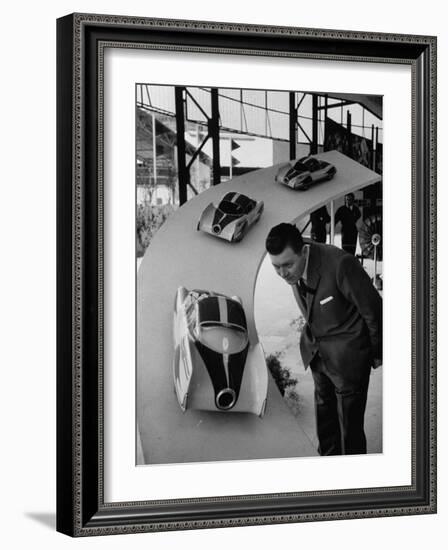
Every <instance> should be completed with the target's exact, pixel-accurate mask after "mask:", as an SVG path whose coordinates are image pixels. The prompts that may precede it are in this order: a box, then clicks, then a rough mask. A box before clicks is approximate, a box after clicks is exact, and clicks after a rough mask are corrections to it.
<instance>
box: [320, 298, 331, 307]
mask: <svg viewBox="0 0 448 550" xmlns="http://www.w3.org/2000/svg"><path fill="white" fill-rule="evenodd" d="M331 300H333V296H328V298H324V299H323V300H321V301H320V302H319V303H320V305H321V306H323V305H325V304H328V302H331Z"/></svg>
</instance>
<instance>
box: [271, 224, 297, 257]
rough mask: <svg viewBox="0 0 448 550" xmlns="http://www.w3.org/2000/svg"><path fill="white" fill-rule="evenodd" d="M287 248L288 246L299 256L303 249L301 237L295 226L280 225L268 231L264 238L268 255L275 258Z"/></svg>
mask: <svg viewBox="0 0 448 550" xmlns="http://www.w3.org/2000/svg"><path fill="white" fill-rule="evenodd" d="M287 246H290V247H291V248H292V249H293V250H294V252H295V253H296V254H300V252H301V251H302V248H303V239H302V235H301V234H300V231H299V230H298V229H297V227H296V226H295V225H292V224H291V223H280V224H279V225H276V226H275V227H273V228H272V229H271V230H270V231H269V234H268V236H267V237H266V250H267V251H268V252H269V254H272V255H273V256H277V254H281V253H282V252H283V250H285V248H286V247H287Z"/></svg>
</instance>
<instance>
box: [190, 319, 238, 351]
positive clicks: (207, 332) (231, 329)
mask: <svg viewBox="0 0 448 550" xmlns="http://www.w3.org/2000/svg"><path fill="white" fill-rule="evenodd" d="M199 341H200V342H201V343H202V344H204V346H207V347H208V348H210V349H212V350H213V351H216V352H217V353H228V354H232V353H239V352H241V351H243V349H244V348H245V347H246V346H247V341H248V340H247V332H246V331H245V330H244V329H243V328H242V327H239V326H237V325H223V324H221V323H201V325H200V327H199Z"/></svg>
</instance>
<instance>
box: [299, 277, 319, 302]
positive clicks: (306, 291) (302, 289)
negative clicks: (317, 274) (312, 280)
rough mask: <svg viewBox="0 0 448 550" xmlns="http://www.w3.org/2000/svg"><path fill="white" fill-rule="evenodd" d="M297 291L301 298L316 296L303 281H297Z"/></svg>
mask: <svg viewBox="0 0 448 550" xmlns="http://www.w3.org/2000/svg"><path fill="white" fill-rule="evenodd" d="M299 291H300V293H301V295H302V296H303V298H306V295H307V294H316V291H315V290H314V289H313V288H311V287H309V286H308V285H307V284H306V283H305V281H304V280H303V279H299Z"/></svg>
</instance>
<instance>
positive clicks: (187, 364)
mask: <svg viewBox="0 0 448 550" xmlns="http://www.w3.org/2000/svg"><path fill="white" fill-rule="evenodd" d="M173 376H174V387H175V391H176V396H177V400H178V402H179V405H180V408H181V409H182V411H183V412H185V411H186V410H187V409H198V410H207V411H221V412H226V413H228V412H247V413H253V414H256V415H258V416H260V417H262V416H263V415H264V412H265V408H266V399H267V390H268V373H267V367H266V362H265V359H264V353H263V350H262V348H261V345H260V344H259V343H258V344H256V345H253V346H251V345H250V342H249V337H248V330H247V323H246V315H245V313H244V309H243V306H242V305H241V302H240V300H239V298H237V297H232V298H229V297H228V296H225V295H223V294H219V293H217V292H210V291H205V290H187V289H186V288H185V287H179V288H178V290H177V293H176V299H175V307H174V361H173Z"/></svg>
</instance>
